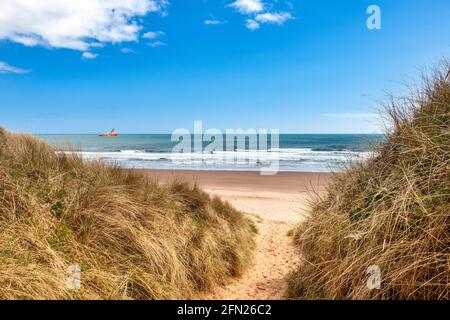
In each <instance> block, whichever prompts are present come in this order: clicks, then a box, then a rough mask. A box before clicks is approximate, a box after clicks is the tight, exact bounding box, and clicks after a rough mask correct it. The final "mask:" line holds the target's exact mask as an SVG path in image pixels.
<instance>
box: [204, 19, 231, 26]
mask: <svg viewBox="0 0 450 320" xmlns="http://www.w3.org/2000/svg"><path fill="white" fill-rule="evenodd" d="M204 23H205V24H206V25H218V24H224V23H226V22H225V21H220V20H215V19H212V20H205V21H204Z"/></svg>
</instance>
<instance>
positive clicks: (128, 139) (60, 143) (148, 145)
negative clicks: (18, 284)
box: [36, 134, 384, 172]
mask: <svg viewBox="0 0 450 320" xmlns="http://www.w3.org/2000/svg"><path fill="white" fill-rule="evenodd" d="M36 136H37V137H39V138H41V139H43V140H45V141H47V142H48V143H49V144H51V145H52V146H54V147H55V148H56V149H57V150H58V152H65V153H77V154H79V155H81V156H82V157H83V158H84V159H86V160H103V161H105V162H107V163H110V164H114V165H117V166H120V167H124V168H138V169H167V170H212V171H215V170H217V171H228V170H229V171H259V170H261V168H262V167H267V166H270V165H274V163H275V162H276V165H277V170H278V171H280V172H338V171H341V170H343V168H345V167H346V166H347V165H348V164H349V163H355V162H361V161H365V160H367V159H368V158H369V157H371V156H372V155H373V150H374V148H375V147H376V146H377V145H378V144H379V143H380V142H382V141H383V139H384V136H383V135H379V134H281V135H279V138H278V142H277V143H276V146H275V142H274V143H273V145H272V141H271V139H268V140H269V141H268V143H267V147H265V148H263V150H258V147H256V148H255V147H252V146H251V144H250V143H249V141H248V138H247V139H246V137H245V136H243V137H242V140H243V141H244V142H245V143H244V144H242V143H241V144H239V143H238V141H239V139H241V138H239V137H238V138H237V139H236V141H235V142H236V144H235V145H234V146H233V147H232V148H231V150H230V148H226V147H225V146H224V147H223V148H216V150H212V151H211V150H210V149H208V148H207V147H208V145H210V142H209V141H202V142H201V143H200V145H201V146H202V147H200V149H199V148H198V147H197V148H195V147H194V143H193V141H194V140H195V139H199V138H198V137H197V138H196V137H194V136H192V142H191V145H192V149H190V150H186V148H185V149H184V150H182V151H183V152H180V150H178V151H176V152H175V151H174V150H177V148H176V147H177V145H178V146H179V142H180V141H179V140H178V139H175V141H172V135H171V134H122V135H119V136H118V137H100V136H98V135H93V134H39V135H36ZM269 137H270V136H269ZM259 139H262V138H261V137H259ZM223 140H226V137H223ZM197 146H198V145H197ZM239 146H240V147H239ZM174 148H175V149H174ZM178 149H179V148H178ZM206 150H208V151H207V152H206Z"/></svg>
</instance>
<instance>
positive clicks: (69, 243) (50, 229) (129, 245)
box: [0, 129, 255, 299]
mask: <svg viewBox="0 0 450 320" xmlns="http://www.w3.org/2000/svg"><path fill="white" fill-rule="evenodd" d="M254 234H255V227H254V226H253V224H252V223H251V222H250V221H249V220H248V219H247V218H245V217H244V216H243V215H242V214H241V213H240V212H238V211H236V210H235V209H233V208H232V207H231V206H230V205H229V204H227V203H224V202H222V201H221V200H219V199H218V198H211V197H210V196H208V195H207V194H206V193H204V192H202V191H201V190H199V189H198V188H196V187H192V186H189V185H187V184H184V183H182V182H173V183H172V184H169V185H159V184H157V183H155V182H152V181H149V180H148V178H146V177H144V176H142V175H140V174H139V173H136V172H132V171H125V170H122V169H119V168H116V167H111V166H107V165H105V164H103V163H101V162H90V163H86V162H84V161H83V160H82V159H81V158H79V157H77V156H74V155H64V154H56V153H55V151H54V150H53V149H52V148H51V147H49V146H48V145H47V144H46V143H44V142H42V141H40V140H38V139H36V138H33V137H31V136H28V135H18V134H12V133H9V132H7V131H6V130H3V129H0V299H186V298H187V299H188V298H192V297H195V295H196V293H198V292H201V291H204V290H209V289H211V288H212V287H214V286H215V285H219V284H223V283H225V282H226V281H227V280H228V279H229V278H230V277H235V276H239V275H240V274H241V273H242V272H243V270H244V269H245V268H246V266H247V265H248V264H249V263H250V261H251V256H252V249H253V247H254V240H253V238H254ZM73 265H78V266H79V267H80V269H81V288H80V290H72V289H73V288H72V287H71V286H70V285H68V282H67V280H68V277H69V276H70V274H68V271H70V270H71V269H70V266H73Z"/></svg>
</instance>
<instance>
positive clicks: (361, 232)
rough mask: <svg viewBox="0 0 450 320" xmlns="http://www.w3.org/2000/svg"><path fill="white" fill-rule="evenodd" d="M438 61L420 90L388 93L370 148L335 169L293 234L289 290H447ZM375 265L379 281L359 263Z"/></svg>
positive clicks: (445, 145) (448, 158) (356, 294)
mask: <svg viewBox="0 0 450 320" xmlns="http://www.w3.org/2000/svg"><path fill="white" fill-rule="evenodd" d="M449 67H450V65H449V63H448V62H444V63H443V66H442V69H438V70H437V71H435V72H434V73H433V75H432V76H431V77H427V78H426V79H425V81H424V85H423V88H422V90H419V91H417V92H415V93H413V94H412V95H411V96H410V97H407V98H403V99H394V101H393V102H392V104H391V105H390V107H389V108H388V111H389V116H390V118H391V119H392V124H393V126H392V129H391V130H390V132H389V133H388V134H387V137H386V142H385V143H384V144H383V145H381V146H380V147H379V148H378V150H377V155H376V156H375V157H374V158H373V159H371V160H369V161H368V162H367V163H365V164H361V165H356V166H352V167H351V168H349V169H348V170H347V171H346V172H345V173H343V174H340V175H336V177H335V178H334V181H333V183H331V185H330V186H329V187H328V190H327V192H326V194H325V196H324V197H323V198H320V199H316V200H314V201H313V202H312V205H311V208H310V216H309V218H308V219H307V221H306V222H305V223H303V224H302V225H299V226H298V227H297V228H296V229H295V230H293V232H292V234H293V236H294V239H295V242H296V244H297V245H298V246H299V247H300V248H301V250H302V255H303V258H304V263H303V264H302V266H301V267H299V268H298V270H297V271H296V272H294V273H293V274H291V275H290V278H289V290H288V293H287V295H288V297H290V298H303V299H318V298H319V299H448V298H450V79H449V78H450V74H449ZM370 266H378V267H379V268H380V271H381V287H380V289H379V290H377V289H375V290H370V289H369V288H368V287H367V286H366V283H367V278H368V275H367V274H366V273H367V270H368V268H369V267H370Z"/></svg>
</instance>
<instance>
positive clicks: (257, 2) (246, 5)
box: [228, 0, 264, 14]
mask: <svg viewBox="0 0 450 320" xmlns="http://www.w3.org/2000/svg"><path fill="white" fill-rule="evenodd" d="M228 6H229V7H232V8H234V9H236V10H237V11H239V12H240V13H243V14H250V13H255V12H261V11H263V10H264V4H263V2H262V1H261V0H236V1H234V2H233V3H231V4H229V5H228Z"/></svg>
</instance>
